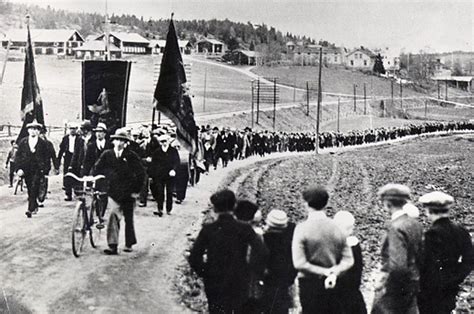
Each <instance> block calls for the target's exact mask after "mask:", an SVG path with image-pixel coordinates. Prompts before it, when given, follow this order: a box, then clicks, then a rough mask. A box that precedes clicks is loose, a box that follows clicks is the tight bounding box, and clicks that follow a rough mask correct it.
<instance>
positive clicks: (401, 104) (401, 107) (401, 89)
mask: <svg viewBox="0 0 474 314" xmlns="http://www.w3.org/2000/svg"><path fill="white" fill-rule="evenodd" d="M400 109H403V84H402V80H400Z"/></svg>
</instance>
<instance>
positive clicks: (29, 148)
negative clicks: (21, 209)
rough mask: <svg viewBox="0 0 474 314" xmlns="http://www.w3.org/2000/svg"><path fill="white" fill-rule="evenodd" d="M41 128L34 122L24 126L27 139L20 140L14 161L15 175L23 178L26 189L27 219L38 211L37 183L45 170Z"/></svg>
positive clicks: (44, 152) (43, 142)
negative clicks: (26, 131)
mask: <svg viewBox="0 0 474 314" xmlns="http://www.w3.org/2000/svg"><path fill="white" fill-rule="evenodd" d="M42 127H43V126H42V125H41V124H39V123H38V122H36V121H33V122H31V123H28V124H27V125H26V128H27V129H28V137H25V138H23V139H21V140H20V142H19V144H18V152H17V154H16V160H15V166H16V169H17V174H18V176H20V177H21V176H23V177H24V178H25V182H26V187H27V189H28V210H27V211H26V212H25V215H26V217H28V218H31V215H32V214H33V213H34V212H36V211H37V209H38V201H37V199H38V195H39V183H40V179H41V177H42V176H44V174H45V173H46V169H47V166H46V162H47V156H48V148H47V146H46V143H45V141H43V140H42V139H41V138H40V137H39V133H40V130H41V128H42Z"/></svg>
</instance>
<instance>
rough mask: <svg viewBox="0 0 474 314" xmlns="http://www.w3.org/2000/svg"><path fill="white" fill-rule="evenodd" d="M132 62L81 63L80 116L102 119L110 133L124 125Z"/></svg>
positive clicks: (95, 123)
mask: <svg viewBox="0 0 474 314" xmlns="http://www.w3.org/2000/svg"><path fill="white" fill-rule="evenodd" d="M130 69H131V62H129V61H92V60H91V61H84V62H83V63H82V119H85V120H90V121H91V123H92V125H94V126H96V125H97V123H99V122H103V123H105V124H106V125H107V128H108V129H109V132H111V133H113V132H114V131H115V130H116V129H118V128H121V127H123V126H125V123H126V120H127V94H128V82H129V78H130Z"/></svg>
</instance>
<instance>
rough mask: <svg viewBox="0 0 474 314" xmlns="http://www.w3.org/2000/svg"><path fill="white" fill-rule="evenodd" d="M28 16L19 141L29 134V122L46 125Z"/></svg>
mask: <svg viewBox="0 0 474 314" xmlns="http://www.w3.org/2000/svg"><path fill="white" fill-rule="evenodd" d="M26 18H27V33H28V34H27V36H28V38H27V41H26V47H25V48H26V49H25V68H24V74H23V89H22V91H21V119H22V121H23V125H22V127H21V131H20V134H19V135H18V138H17V140H16V141H17V142H19V141H20V140H21V139H22V138H24V137H26V136H28V130H27V128H26V126H27V124H29V123H31V122H33V121H34V120H36V121H37V122H38V123H40V124H42V125H44V113H43V101H42V99H41V95H40V89H39V86H38V80H37V78H36V69H35V59H34V54H33V46H32V44H31V34H30V25H29V16H27V17H26Z"/></svg>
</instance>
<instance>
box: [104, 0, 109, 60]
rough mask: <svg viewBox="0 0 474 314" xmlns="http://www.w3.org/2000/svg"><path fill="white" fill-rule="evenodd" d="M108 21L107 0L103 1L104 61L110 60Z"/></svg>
mask: <svg viewBox="0 0 474 314" xmlns="http://www.w3.org/2000/svg"><path fill="white" fill-rule="evenodd" d="M109 36H110V21H109V13H108V12H107V0H105V61H108V60H110V42H109Z"/></svg>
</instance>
